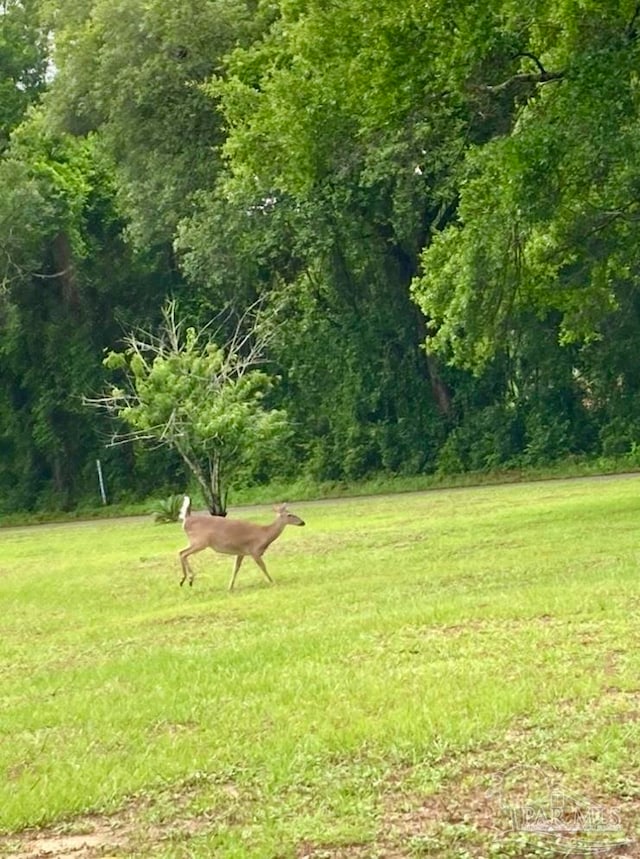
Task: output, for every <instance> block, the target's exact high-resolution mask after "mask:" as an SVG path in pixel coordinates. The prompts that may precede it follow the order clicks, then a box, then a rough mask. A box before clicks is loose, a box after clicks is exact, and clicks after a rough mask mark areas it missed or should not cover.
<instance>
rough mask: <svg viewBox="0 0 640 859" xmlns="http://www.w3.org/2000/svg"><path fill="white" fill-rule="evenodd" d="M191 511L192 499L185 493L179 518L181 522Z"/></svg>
mask: <svg viewBox="0 0 640 859" xmlns="http://www.w3.org/2000/svg"><path fill="white" fill-rule="evenodd" d="M190 513H191V499H190V498H189V496H188V495H185V496H184V498H183V500H182V507H181V508H180V515H179V516H178V518H179V519H180V521H181V522H184V520H185V519H186V518H187V516H188V515H189V514H190Z"/></svg>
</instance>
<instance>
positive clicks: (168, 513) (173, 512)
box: [153, 495, 184, 525]
mask: <svg viewBox="0 0 640 859" xmlns="http://www.w3.org/2000/svg"><path fill="white" fill-rule="evenodd" d="M183 498H184V496H183V495H169V497H168V498H163V499H162V500H160V501H158V502H157V503H156V505H155V507H154V508H153V513H154V520H155V521H156V522H157V523H158V524H159V525H162V524H166V523H168V522H177V521H178V517H179V515H180V508H181V507H182V499H183Z"/></svg>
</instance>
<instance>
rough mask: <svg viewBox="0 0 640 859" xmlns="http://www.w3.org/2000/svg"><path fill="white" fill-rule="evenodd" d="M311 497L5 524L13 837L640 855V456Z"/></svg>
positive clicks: (2, 577)
mask: <svg viewBox="0 0 640 859" xmlns="http://www.w3.org/2000/svg"><path fill="white" fill-rule="evenodd" d="M292 508H293V510H294V512H296V513H299V514H300V515H301V516H303V518H304V519H305V520H306V521H307V527H306V528H304V529H298V528H289V529H287V530H285V532H284V534H283V535H282V537H281V538H280V539H279V541H278V542H276V543H275V544H274V545H273V546H272V547H271V548H270V550H269V551H268V552H267V554H266V556H265V559H266V562H267V566H268V568H269V571H270V572H271V574H272V575H273V577H274V579H276V582H277V584H276V585H275V586H274V587H269V586H268V585H267V584H266V583H265V581H264V578H263V576H262V574H261V573H260V571H259V570H258V568H257V567H256V566H255V565H254V564H253V562H251V561H250V560H249V561H245V564H244V566H243V567H242V569H241V571H240V573H239V576H238V583H237V590H236V591H235V592H234V593H232V594H229V593H228V592H227V590H226V586H227V583H228V580H229V577H230V574H231V567H232V561H231V559H230V558H227V557H222V556H214V555H213V554H212V553H210V552H208V553H201V554H199V555H196V556H194V558H192V564H193V567H194V570H195V571H196V580H195V584H194V587H193V588H191V589H190V588H187V587H185V588H182V589H181V588H179V587H178V581H179V563H178V560H177V551H178V550H179V549H180V548H182V547H183V546H184V545H185V540H184V536H183V534H182V532H181V529H180V527H179V526H178V525H163V526H158V525H155V524H153V522H152V521H151V519H150V518H149V519H137V520H113V521H110V522H93V523H75V524H66V525H50V526H36V527H30V528H14V529H5V530H2V531H0V548H1V552H0V609H1V613H0V856H3V857H6V856H16V857H17V856H19V857H21V859H27V857H28V859H32V857H41V856H45V855H48V856H55V857H70V859H71V857H73V858H74V859H85V857H99V856H103V857H104V856H109V857H125V856H127V857H138V856H139V857H143V856H154V857H212V856H214V857H224V859H235V857H256V859H267V857H269V859H276V857H279V859H286V857H290V859H293V857H296V859H303V857H305V859H333V857H335V859H337V857H346V859H364V857H367V859H373V857H380V858H381V859H382V857H389V859H399V857H421V856H442V857H455V856H458V857H469V856H478V857H480V856H482V857H484V856H492V857H522V856H540V857H543V856H551V855H556V854H557V852H558V851H564V853H565V854H567V853H569V852H571V851H573V853H576V852H580V851H581V850H582V851H583V852H584V851H587V850H591V849H593V848H594V847H596V846H598V847H604V846H610V847H615V848H616V849H617V853H616V855H618V856H620V855H626V856H640V776H639V774H640V623H639V620H640V611H639V610H640V587H639V582H638V574H639V563H640V477H634V478H611V479H606V480H579V481H553V482H548V483H535V484H519V485H510V486H498V487H484V488H478V489H458V490H448V491H447V490H445V491H434V492H424V493H411V494H405V495H397V496H394V497H376V498H360V499H349V500H342V501H331V502H307V503H301V504H299V505H292ZM232 515H233V513H232ZM237 515H240V516H243V517H246V518H254V519H255V520H256V521H262V522H265V521H268V520H269V518H270V513H269V512H268V511H267V510H266V509H265V508H261V509H254V510H241V511H238V512H237Z"/></svg>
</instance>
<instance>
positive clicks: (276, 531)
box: [263, 516, 287, 549]
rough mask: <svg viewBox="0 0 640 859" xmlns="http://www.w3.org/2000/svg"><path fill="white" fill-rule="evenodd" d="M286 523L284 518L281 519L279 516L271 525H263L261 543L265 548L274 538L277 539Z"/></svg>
mask: <svg viewBox="0 0 640 859" xmlns="http://www.w3.org/2000/svg"><path fill="white" fill-rule="evenodd" d="M286 524H287V523H286V522H285V521H284V519H281V518H280V516H278V518H277V519H276V521H275V522H272V523H271V525H267V526H266V527H265V533H264V541H263V545H264V548H265V549H266V548H267V546H270V545H271V544H272V543H273V541H274V540H277V539H278V537H279V536H280V534H282V532H283V531H284V527H285V525H286Z"/></svg>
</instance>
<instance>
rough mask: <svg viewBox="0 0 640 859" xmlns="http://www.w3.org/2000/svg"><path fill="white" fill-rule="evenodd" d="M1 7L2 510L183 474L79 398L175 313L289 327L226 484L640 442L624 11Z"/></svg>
mask: <svg viewBox="0 0 640 859" xmlns="http://www.w3.org/2000/svg"><path fill="white" fill-rule="evenodd" d="M3 8H4V12H3V14H2V19H1V21H0V23H1V24H2V28H1V33H0V48H1V50H0V87H1V88H2V92H3V93H4V92H5V91H6V93H7V97H6V98H3V100H2V104H3V108H2V113H1V115H0V136H2V139H3V141H4V142H3V143H2V144H1V147H0V149H1V154H0V181H1V182H2V186H3V189H5V193H4V194H3V196H2V199H0V281H1V284H2V295H1V298H0V300H1V308H0V310H1V314H0V324H1V325H2V339H1V341H0V353H1V360H2V375H1V376H0V450H1V451H2V459H1V461H0V488H1V489H2V493H1V494H0V497H2V498H3V501H2V504H1V506H2V507H16V506H18V507H23V508H33V507H37V506H42V505H45V504H53V505H58V506H72V505H74V504H75V503H76V502H77V501H78V500H79V499H81V498H82V497H86V495H87V494H88V493H90V492H91V491H95V490H94V489H92V480H93V478H92V471H93V468H94V460H95V458H96V457H98V456H100V457H102V458H104V459H105V461H106V462H107V464H108V476H109V480H110V481H111V483H112V488H113V491H114V492H116V493H122V492H125V491H130V492H135V493H141V492H145V491H148V490H149V488H150V486H152V485H153V486H154V487H155V488H156V489H159V488H160V487H161V486H167V487H169V486H173V490H175V489H176V488H177V487H176V485H175V484H176V482H178V481H182V482H184V479H185V478H184V476H180V475H181V472H180V468H179V465H178V459H177V458H176V459H174V458H172V456H171V455H170V454H168V453H167V451H166V450H162V449H161V450H158V451H156V452H155V453H149V452H146V451H143V449H142V448H140V447H139V446H137V445H133V446H132V447H131V449H129V450H128V451H124V450H111V451H109V450H108V449H107V450H105V448H104V443H105V440H106V439H108V438H109V437H111V435H112V434H113V427H112V426H111V425H109V424H106V423H104V422H103V421H101V419H100V418H99V416H98V415H97V414H95V413H94V412H91V411H90V410H88V409H86V408H84V407H83V406H82V398H83V397H84V396H89V397H91V396H92V395H93V396H95V395H96V394H97V393H98V392H99V391H100V390H102V389H103V388H104V384H105V375H104V369H103V368H102V358H103V353H104V350H107V351H110V350H115V351H122V348H123V343H122V338H123V336H125V335H126V333H127V332H130V331H132V330H135V329H138V328H140V327H144V328H145V329H146V330H149V331H153V330H156V326H157V325H158V324H160V323H161V308H162V305H163V302H164V301H165V300H166V299H167V298H177V299H179V301H180V307H181V308H182V310H183V312H184V314H185V317H186V318H187V319H188V324H190V325H192V326H193V327H194V328H195V329H196V330H201V329H202V327H203V326H206V325H207V324H208V323H209V322H210V320H211V319H212V318H215V317H216V316H217V315H218V314H219V313H220V312H221V311H223V310H224V309H227V310H228V311H231V312H232V313H233V314H235V315H236V317H241V316H242V314H243V313H244V312H245V311H246V308H247V307H249V306H251V305H252V304H253V302H254V301H255V300H256V299H260V300H261V301H262V304H263V307H265V308H266V310H267V312H268V313H270V315H271V323H272V325H273V326H274V330H275V335H274V336H273V337H272V338H271V340H270V344H269V353H268V358H269V361H270V365H269V367H268V368H266V369H267V371H268V373H269V375H271V376H277V377H278V384H277V385H276V386H275V387H274V388H273V390H271V391H270V394H269V407H270V408H272V409H276V410H277V411H278V412H286V414H287V415H288V420H289V426H290V432H291V436H292V437H291V440H290V443H289V444H288V445H287V446H286V451H285V450H284V449H283V450H281V451H280V454H279V455H278V457H276V458H274V457H270V456H266V457H265V456H263V455H262V453H260V451H259V447H260V445H249V446H248V449H249V448H252V449H253V450H254V451H255V454H256V455H255V458H254V461H253V462H252V463H248V464H247V463H245V465H244V466H243V469H242V470H241V473H240V474H239V475H238V476H237V477H236V483H237V482H238V481H251V480H265V481H266V480H270V479H273V478H276V477H277V478H278V479H282V478H286V477H287V476H293V475H300V474H303V475H304V476H306V477H308V478H309V479H322V480H327V479H333V480H354V479H360V478H362V477H365V476H367V475H370V474H372V473H375V472H379V471H386V472H390V473H405V474H413V473H418V472H424V471H427V472H428V471H440V472H448V473H450V472H455V471H459V470H466V469H487V468H495V467H498V466H503V465H523V464H524V465H526V464H530V465H540V464H544V463H548V462H551V461H553V460H554V459H557V458H560V457H565V456H568V455H599V454H605V455H616V454H628V453H630V452H633V451H635V445H636V442H637V439H638V428H639V427H640V368H639V367H638V363H637V361H636V358H635V349H634V345H635V340H636V338H637V336H638V332H639V327H640V295H639V293H638V276H639V273H640V268H639V262H640V257H639V252H638V249H637V243H636V242H635V225H636V222H637V218H638V203H639V202H640V196H639V195H640V191H639V189H640V174H639V173H638V168H637V164H638V163H639V159H638V149H639V148H640V124H639V107H640V105H639V86H640V83H639V79H638V73H637V68H638V60H639V59H640V56H639V52H640V46H639V38H638V37H639V34H640V6H639V5H638V4H637V3H636V0H612V2H608V3H606V4H602V3H598V2H596V0H563V2H561V3H558V2H553V3H551V2H549V0H535V2H533V3H530V4H528V5H526V6H525V5H523V4H522V3H515V2H513V0H493V2H491V3H486V2H483V3H480V2H478V0H455V2H451V0H435V2H433V3H430V4H429V5H428V6H425V4H424V3H421V2H417V0H393V2H392V0H381V2H379V3H376V4H370V3H366V2H364V0H346V2H341V3H337V2H331V3H326V2H324V0H323V2H319V0H273V2H258V3H256V2H253V0H251V2H243V0H205V2H198V3H195V2H187V3H181V4H177V5H176V4H175V3H169V2H167V0H149V2H145V3H142V2H129V0H127V2H126V3H124V2H118V3H113V2H111V0H109V2H107V0H63V2H61V3H57V4H56V5H55V8H53V7H52V5H50V4H48V3H47V2H46V0H40V2H38V0H28V2H27V0H23V2H19V0H7V2H6V3H5V4H4V7H3ZM227 334H229V332H227ZM203 409H204V411H206V409H205V408H204V405H203ZM245 466H246V467H245Z"/></svg>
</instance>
